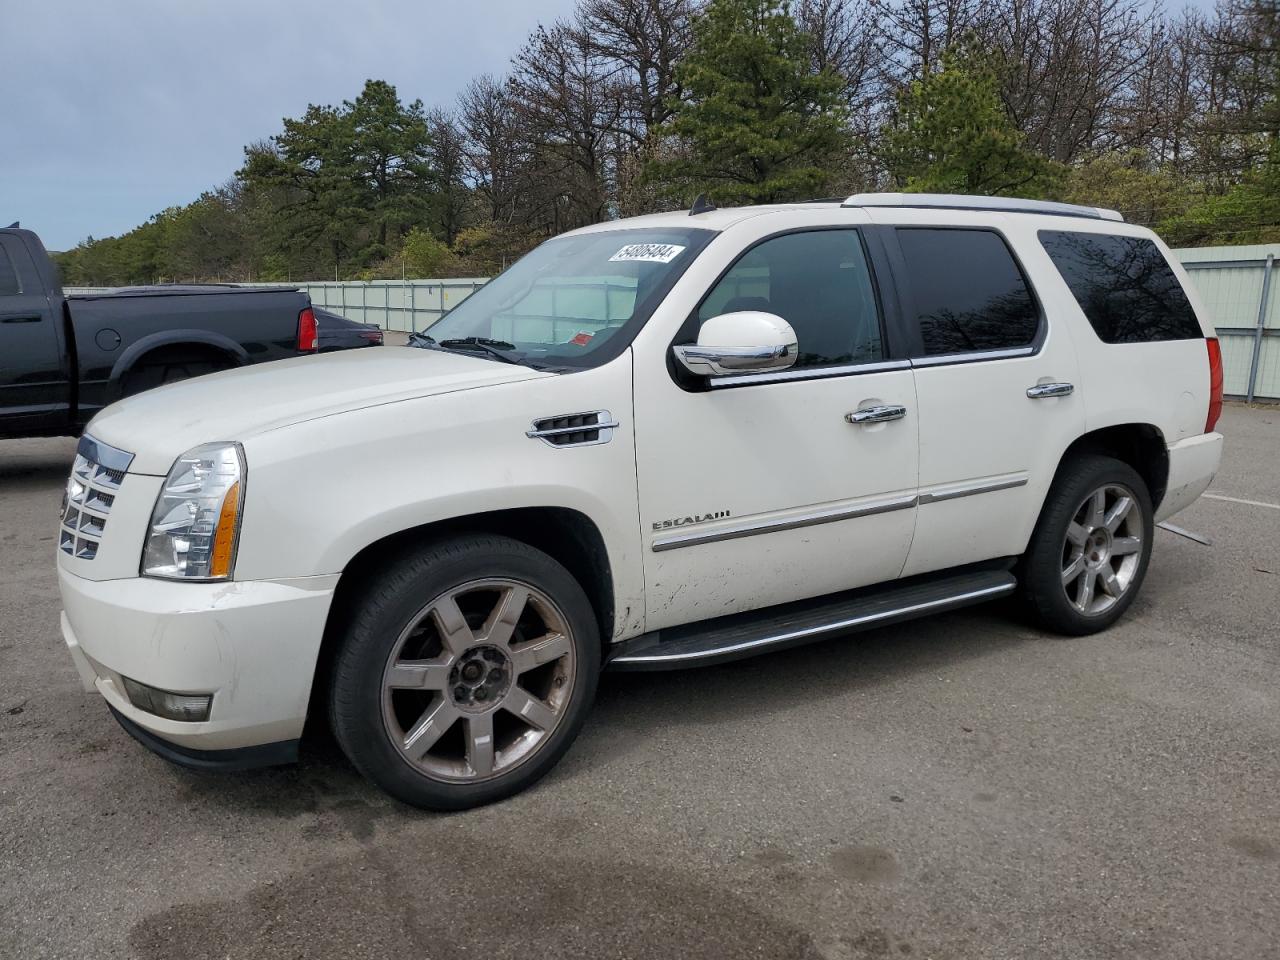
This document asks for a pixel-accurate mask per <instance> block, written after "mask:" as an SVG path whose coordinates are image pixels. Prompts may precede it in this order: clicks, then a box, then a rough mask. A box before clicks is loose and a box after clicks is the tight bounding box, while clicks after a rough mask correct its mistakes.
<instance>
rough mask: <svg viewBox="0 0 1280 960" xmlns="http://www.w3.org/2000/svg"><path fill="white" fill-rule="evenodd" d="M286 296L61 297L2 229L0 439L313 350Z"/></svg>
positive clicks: (14, 234) (296, 302)
mask: <svg viewBox="0 0 1280 960" xmlns="http://www.w3.org/2000/svg"><path fill="white" fill-rule="evenodd" d="M316 339H317V333H316V319H315V313H314V312H313V311H312V309H311V298H310V297H309V296H307V295H306V294H305V293H303V292H301V291H300V290H297V289H295V288H293V287H236V286H230V285H228V286H222V285H208V286H205V285H199V286H156V287H131V288H126V289H121V290H113V291H111V292H108V293H98V294H85V295H75V296H63V293H62V285H61V283H60V282H59V280H58V272H57V268H56V267H55V266H54V263H53V261H52V260H51V259H50V258H49V254H48V253H47V252H46V251H45V248H44V245H43V244H42V243H41V242H40V238H39V237H37V236H36V235H35V234H34V233H32V232H31V231H30V230H20V229H16V228H8V229H0V437H32V436H62V435H74V434H76V433H79V432H80V430H82V429H83V428H84V425H85V424H86V423H88V422H89V420H90V419H91V418H92V417H93V415H94V414H95V413H97V412H98V411H99V410H101V409H102V408H103V407H105V406H106V405H107V404H109V403H111V402H113V401H115V400H118V399H120V398H121V397H125V396H128V395H130V394H133V393H138V392H140V391H142V390H147V389H149V388H151V387H155V386H159V385H160V384H162V383H168V382H170V381H172V380H181V379H183V378H185V377H194V376H199V375H200V374H203V373H211V372H213V371H215V370H224V369H227V368H229V367H236V366H240V365H242V364H246V363H261V362H263V361H266V360H279V359H282V358H284V357H296V356H299V355H301V354H309V353H314V352H316V346H317V344H316Z"/></svg>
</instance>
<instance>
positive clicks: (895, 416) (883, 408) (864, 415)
mask: <svg viewBox="0 0 1280 960" xmlns="http://www.w3.org/2000/svg"><path fill="white" fill-rule="evenodd" d="M906 415H907V408H906V407H904V406H902V405H901V404H897V403H882V404H879V405H877V406H874V407H867V408H866V409H865V410H854V411H853V412H852V413H846V414H845V415H844V418H845V420H847V421H848V422H849V423H885V422H887V421H889V420H901V419H902V418H903V417H905V416H906Z"/></svg>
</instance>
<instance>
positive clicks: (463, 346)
mask: <svg viewBox="0 0 1280 960" xmlns="http://www.w3.org/2000/svg"><path fill="white" fill-rule="evenodd" d="M426 339H428V340H431V342H432V343H433V344H434V345H435V346H437V347H440V348H441V349H444V350H479V351H480V352H481V353H486V354H488V355H489V356H491V357H493V358H494V359H495V360H501V361H502V362H503V363H519V362H520V357H518V356H515V355H513V354H512V353H511V351H513V350H515V348H516V345H515V344H514V343H507V341H505V340H490V339H489V338H488V337H458V338H456V339H452V340H441V341H440V342H439V343H436V342H435V340H432V338H430V337H427V338H426Z"/></svg>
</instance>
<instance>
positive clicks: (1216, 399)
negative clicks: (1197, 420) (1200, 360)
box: [1204, 337, 1222, 433]
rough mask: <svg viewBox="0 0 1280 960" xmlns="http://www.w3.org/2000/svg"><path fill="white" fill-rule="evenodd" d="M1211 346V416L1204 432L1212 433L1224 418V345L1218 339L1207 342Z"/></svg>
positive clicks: (1210, 338)
mask: <svg viewBox="0 0 1280 960" xmlns="http://www.w3.org/2000/svg"><path fill="white" fill-rule="evenodd" d="M1205 343H1206V344H1208V346H1209V416H1208V418H1207V419H1206V420H1205V422H1204V432H1205V433H1210V432H1211V431H1212V430H1213V428H1214V427H1216V426H1217V425H1218V418H1219V417H1220V416H1222V345H1221V344H1219V343H1218V338H1217V337H1209V338H1208V339H1206V340H1205Z"/></svg>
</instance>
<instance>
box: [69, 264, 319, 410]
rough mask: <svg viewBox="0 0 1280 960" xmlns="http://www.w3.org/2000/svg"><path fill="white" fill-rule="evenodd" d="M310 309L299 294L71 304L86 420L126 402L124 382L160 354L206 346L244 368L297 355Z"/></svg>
mask: <svg viewBox="0 0 1280 960" xmlns="http://www.w3.org/2000/svg"><path fill="white" fill-rule="evenodd" d="M309 303H310V298H309V297H307V295H306V294H305V293H301V292H299V291H292V290H270V291H267V290H264V291H251V292H240V291H236V290H220V291H214V292H209V293H197V294H172V295H165V296H148V295H140V296H132V297H131V296H128V295H119V294H116V295H113V296H104V297H87V298H79V297H73V298H70V299H68V300H67V308H68V310H69V312H70V316H71V325H72V328H73V330H74V332H75V338H76V347H77V361H78V363H77V366H78V373H79V378H80V393H79V409H80V418H81V420H82V421H86V422H87V421H88V420H89V419H90V418H91V417H92V416H93V414H94V413H96V412H97V411H98V410H100V409H102V407H104V406H106V405H107V404H109V403H111V402H112V401H114V400H117V399H119V383H120V378H121V377H122V376H123V375H124V374H125V373H126V372H127V371H128V370H129V369H130V368H131V367H132V366H133V365H134V364H135V363H136V362H137V361H138V360H139V359H141V358H142V357H143V356H144V355H145V354H146V353H147V352H148V351H150V350H153V349H155V348H157V347H162V346H166V345H170V344H176V343H201V344H205V345H208V346H211V347H216V348H218V349H220V350H222V351H223V352H224V353H226V354H227V355H228V357H230V358H231V359H232V362H234V363H241V364H244V363H260V362H263V361H267V360H280V359H283V358H285V357H292V356H297V350H296V345H297V332H298V314H299V313H300V312H301V311H302V309H303V308H304V307H306V306H307V305H308V304H309ZM113 334H114V335H113ZM116 335H118V340H117V336H116Z"/></svg>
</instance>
